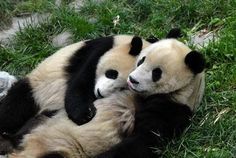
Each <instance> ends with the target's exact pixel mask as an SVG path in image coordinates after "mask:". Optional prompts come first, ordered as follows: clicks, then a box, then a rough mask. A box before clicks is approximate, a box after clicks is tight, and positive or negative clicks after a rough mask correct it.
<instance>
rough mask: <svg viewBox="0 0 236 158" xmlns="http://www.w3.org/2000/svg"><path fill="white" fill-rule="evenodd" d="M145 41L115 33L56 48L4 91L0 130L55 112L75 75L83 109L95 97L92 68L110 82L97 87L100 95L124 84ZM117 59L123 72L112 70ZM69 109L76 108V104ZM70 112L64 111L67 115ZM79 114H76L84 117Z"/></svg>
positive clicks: (7, 130) (12, 130)
mask: <svg viewBox="0 0 236 158" xmlns="http://www.w3.org/2000/svg"><path fill="white" fill-rule="evenodd" d="M149 44H150V43H149V42H147V41H145V40H141V39H140V38H139V37H135V36H132V35H116V36H109V37H102V38H98V39H94V40H87V41H82V42H78V43H75V44H72V45H69V46H66V47H64V48H62V49H60V50H59V51H57V52H56V53H55V54H53V55H52V56H50V57H48V58H47V59H45V60H44V61H43V62H42V63H40V64H39V65H38V66H37V67H36V68H35V69H34V70H33V71H32V72H31V73H29V74H28V75H27V76H26V77H25V78H24V79H21V80H19V81H17V82H16V83H15V84H14V85H13V86H12V87H11V89H10V90H9V91H8V95H7V96H6V97H5V98H4V99H3V100H1V102H0V133H4V134H14V133H16V132H17V131H18V130H19V129H20V128H21V127H22V126H23V125H24V124H25V122H26V121H27V120H29V119H30V118H32V117H34V116H35V115H37V114H38V113H41V112H45V111H46V113H48V112H50V111H52V112H55V111H56V110H57V109H60V108H64V99H65V95H66V94H65V93H66V89H67V87H73V85H74V83H73V78H77V79H78V78H79V81H78V80H77V81H78V82H77V84H80V85H81V86H82V87H81V89H80V90H79V91H78V93H80V95H81V97H79V98H83V99H84V100H83V101H84V104H82V105H84V107H83V106H81V110H83V109H85V111H86V106H87V102H91V101H93V100H95V95H94V93H93V91H94V88H95V75H96V70H99V69H101V70H103V71H101V72H98V74H99V75H100V76H102V75H103V76H102V77H103V78H107V80H109V83H108V82H107V84H108V85H113V86H106V88H104V89H100V95H101V94H102V95H104V96H105V95H108V93H107V92H106V91H109V92H110V93H112V92H113V91H116V90H119V89H122V88H123V87H125V86H126V78H125V77H127V74H128V73H129V70H130V71H131V68H132V66H133V65H134V62H135V59H136V55H138V54H139V52H140V50H141V49H142V48H145V47H146V46H148V45H149ZM119 46H120V47H119ZM117 56H119V57H117ZM107 58H109V60H107ZM119 59H121V61H122V64H123V63H125V64H123V65H122V66H123V69H126V70H125V71H124V73H127V74H116V70H115V69H116V67H117V66H119V64H120V61H119ZM112 62H113V63H112ZM100 63H102V64H100ZM98 65H99V66H100V65H101V66H102V67H99V66H98ZM106 68H109V69H110V70H108V69H106ZM113 69H114V70H113ZM122 72H123V71H122ZM100 73H103V74H100ZM114 73H115V74H114ZM104 75H105V77H104ZM116 75H119V76H120V77H119V78H120V81H119V82H117V83H119V84H118V85H116V84H113V81H114V82H116V80H115V77H116ZM123 76H125V77H124V79H122V77H123ZM71 82H72V84H71ZM116 86H118V87H116ZM75 88H78V87H75ZM102 91H103V92H102ZM69 92H70V89H69ZM69 92H68V93H69ZM80 95H79V96H80ZM85 96H86V97H85ZM71 97H72V96H71ZM69 99H70V98H69ZM69 99H66V100H69ZM79 105H80V104H79ZM66 109H67V108H66ZM73 110H74V111H77V107H76V109H73ZM70 113H71V112H68V115H69V116H70ZM79 114H80V113H79ZM83 114H84V113H83ZM83 114H81V115H80V117H86V116H84V115H83ZM83 121H84V120H83Z"/></svg>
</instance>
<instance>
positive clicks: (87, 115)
mask: <svg viewBox="0 0 236 158" xmlns="http://www.w3.org/2000/svg"><path fill="white" fill-rule="evenodd" d="M96 112H97V109H96V108H95V107H94V105H92V106H90V107H89V108H88V110H86V111H80V112H79V113H77V115H76V116H75V117H73V116H69V118H70V119H71V120H72V121H73V122H74V123H76V124H77V125H83V124H86V123H88V122H89V121H91V120H92V119H93V117H94V116H95V115H96Z"/></svg>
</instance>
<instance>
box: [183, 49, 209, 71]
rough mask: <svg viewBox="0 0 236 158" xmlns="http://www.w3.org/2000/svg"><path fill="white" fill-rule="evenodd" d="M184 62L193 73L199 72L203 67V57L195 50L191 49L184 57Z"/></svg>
mask: <svg viewBox="0 0 236 158" xmlns="http://www.w3.org/2000/svg"><path fill="white" fill-rule="evenodd" d="M185 64H186V65H188V67H189V68H190V69H191V71H192V72H193V73H194V74H197V73H200V72H202V71H203V70H204V68H205V59H204V57H203V55H202V54H200V53H199V52H197V51H191V52H190V53H188V54H187V55H186V57H185Z"/></svg>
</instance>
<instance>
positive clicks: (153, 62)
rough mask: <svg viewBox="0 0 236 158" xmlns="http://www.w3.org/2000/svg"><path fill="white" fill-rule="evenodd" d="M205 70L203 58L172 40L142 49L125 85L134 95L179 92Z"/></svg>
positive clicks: (162, 41)
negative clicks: (135, 66) (135, 93)
mask: <svg viewBox="0 0 236 158" xmlns="http://www.w3.org/2000/svg"><path fill="white" fill-rule="evenodd" d="M204 67H205V60H204V58H203V56H202V55H201V54H200V53H198V52H197V51H192V50H191V49H190V48H189V47H187V46H186V45H185V44H183V43H181V42H179V41H177V40H176V39H165V40H161V41H159V42H156V43H154V44H152V45H150V46H149V47H147V48H145V49H144V50H143V51H142V53H141V54H140V56H139V58H138V60H137V68H136V69H135V70H134V71H133V72H131V74H130V75H129V77H128V80H127V83H128V85H129V88H130V89H132V90H133V91H135V92H137V93H142V94H145V95H152V94H157V93H165V94H166V93H172V92H175V91H177V90H180V89H182V88H184V87H186V86H187V85H189V84H190V82H191V81H192V80H193V79H194V78H195V77H196V76H197V75H198V74H200V73H201V72H202V71H203V70H204Z"/></svg>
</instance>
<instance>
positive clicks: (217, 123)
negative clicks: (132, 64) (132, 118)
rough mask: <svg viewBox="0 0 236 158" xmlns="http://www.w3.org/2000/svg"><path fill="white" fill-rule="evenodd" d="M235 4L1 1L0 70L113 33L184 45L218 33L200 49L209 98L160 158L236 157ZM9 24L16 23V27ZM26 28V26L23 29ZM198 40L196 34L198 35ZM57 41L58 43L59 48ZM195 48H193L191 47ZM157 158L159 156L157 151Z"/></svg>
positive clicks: (22, 67) (18, 70) (21, 70)
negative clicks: (173, 34)
mask: <svg viewBox="0 0 236 158" xmlns="http://www.w3.org/2000/svg"><path fill="white" fill-rule="evenodd" d="M235 8H236V1H235V0H227V1H225V0H204V1H203V0H201V1H198V0H185V1H182V0H176V1H171V0H119V1H117V0H89V1H82V0H76V1H75V2H73V1H70V0H56V1H53V0H51V1H49V0H37V1H35V0H6V1H0V18H1V21H0V40H1V39H3V38H4V39H3V40H2V43H1V46H0V70H5V71H8V72H10V73H12V74H14V75H17V76H19V77H21V76H23V75H25V74H26V73H27V72H29V71H30V70H32V69H33V68H34V67H35V66H36V65H37V64H38V63H39V62H40V61H41V60H43V59H44V58H46V57H47V56H49V55H50V54H52V53H53V52H55V50H57V49H58V47H60V46H63V45H66V44H69V43H71V42H75V41H79V40H82V39H88V38H95V37H98V36H105V35H112V34H136V35H139V36H142V37H149V36H151V35H154V36H156V37H160V38H163V37H164V35H165V34H166V33H167V31H168V30H170V29H171V28H173V27H180V28H182V30H183V31H184V36H183V38H182V39H181V40H182V41H184V42H186V43H188V44H189V45H191V42H189V41H191V40H190V38H191V37H192V36H194V34H196V32H199V31H200V30H204V31H201V32H204V33H206V32H209V31H213V34H214V35H216V38H214V39H213V40H212V41H211V42H210V43H209V44H208V45H207V46H206V45H205V46H203V47H197V49H198V50H199V51H201V52H202V53H203V54H204V56H205V57H206V59H207V69H206V92H205V96H204V98H203V101H202V104H201V105H200V106H199V108H198V110H197V112H196V114H195V116H194V117H193V123H192V125H191V126H190V127H189V128H188V129H187V130H186V132H185V133H184V134H183V136H182V137H181V139H176V140H174V141H172V142H171V143H170V144H169V145H168V146H167V149H166V150H165V151H164V156H163V157H164V158H170V157H171V158H175V157H176V158H180V157H181V158H198V157H199V158H231V157H232V158H233V157H235V155H236V47H235V44H236V10H235ZM35 13H38V14H37V16H38V15H42V16H43V18H44V19H43V20H41V21H40V20H39V22H38V21H37V22H33V23H32V22H28V25H25V24H23V25H21V28H20V29H18V30H17V32H16V35H14V33H15V32H14V31H13V36H9V37H10V40H8V39H5V36H6V31H5V32H4V31H1V30H6V29H8V28H9V27H10V26H11V21H12V20H11V19H12V17H17V18H18V19H19V18H20V19H21V18H25V17H26V16H29V15H31V14H33V16H34V15H35ZM13 22H14V21H13ZM25 26H26V27H25ZM195 37H196V36H195ZM58 41H59V42H58ZM191 47H194V46H191ZM157 152H158V150H157Z"/></svg>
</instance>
